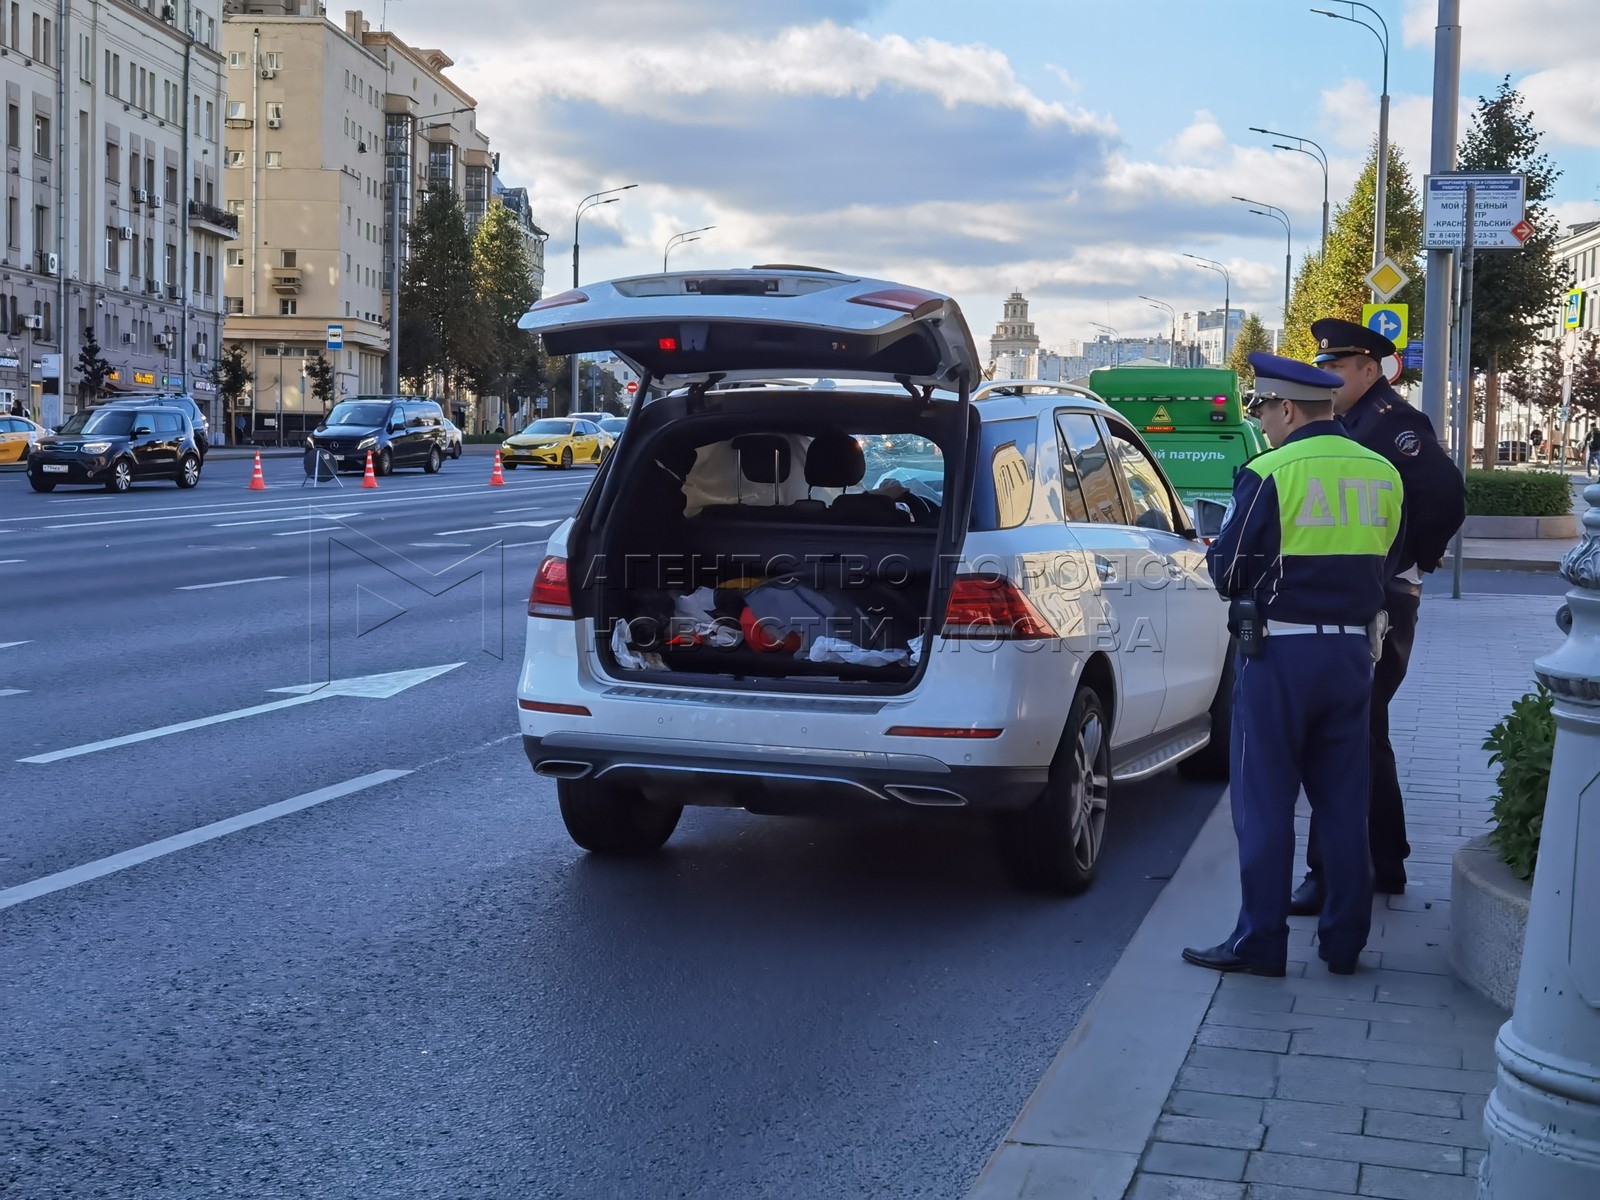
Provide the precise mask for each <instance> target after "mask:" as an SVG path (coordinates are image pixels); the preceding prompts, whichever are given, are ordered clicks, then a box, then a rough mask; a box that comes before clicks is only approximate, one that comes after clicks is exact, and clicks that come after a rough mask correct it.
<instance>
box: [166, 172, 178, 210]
mask: <svg viewBox="0 0 1600 1200" xmlns="http://www.w3.org/2000/svg"><path fill="white" fill-rule="evenodd" d="M166 198H167V202H168V203H169V204H176V203H177V202H178V168H177V167H168V168H167V185H166Z"/></svg>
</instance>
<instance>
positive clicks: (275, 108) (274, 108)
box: [267, 100, 283, 121]
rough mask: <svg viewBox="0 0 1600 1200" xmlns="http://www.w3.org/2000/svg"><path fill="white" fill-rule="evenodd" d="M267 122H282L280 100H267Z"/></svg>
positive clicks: (281, 104)
mask: <svg viewBox="0 0 1600 1200" xmlns="http://www.w3.org/2000/svg"><path fill="white" fill-rule="evenodd" d="M267 120H269V121H282V120H283V102H282V101H281V100H269V101H267Z"/></svg>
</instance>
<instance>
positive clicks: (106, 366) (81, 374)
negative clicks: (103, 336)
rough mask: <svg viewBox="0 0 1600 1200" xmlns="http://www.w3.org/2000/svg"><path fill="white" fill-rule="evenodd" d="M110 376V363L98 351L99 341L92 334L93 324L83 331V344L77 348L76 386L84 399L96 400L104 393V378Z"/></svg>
mask: <svg viewBox="0 0 1600 1200" xmlns="http://www.w3.org/2000/svg"><path fill="white" fill-rule="evenodd" d="M110 378H111V364H110V363H108V362H107V361H106V360H105V356H104V355H103V354H101V353H100V342H99V341H98V340H97V339H96V338H95V336H94V326H93V325H90V326H89V327H88V328H87V329H85V330H84V331H83V345H82V347H81V348H80V349H79V350H78V386H79V388H80V389H82V392H83V395H84V398H85V399H88V400H98V399H100V397H101V396H102V395H103V394H104V393H105V390H106V380H108V379H110Z"/></svg>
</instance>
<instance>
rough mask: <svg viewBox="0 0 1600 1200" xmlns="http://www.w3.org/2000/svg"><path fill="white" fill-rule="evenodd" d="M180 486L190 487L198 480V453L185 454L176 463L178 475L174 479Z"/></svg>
mask: <svg viewBox="0 0 1600 1200" xmlns="http://www.w3.org/2000/svg"><path fill="white" fill-rule="evenodd" d="M175 482H176V483H177V485H178V486H179V487H181V488H192V487H194V485H195V484H197V483H199V482H200V459H199V456H198V455H194V454H185V455H184V456H183V461H182V462H180V463H179V464H178V477H177V480H176V481H175Z"/></svg>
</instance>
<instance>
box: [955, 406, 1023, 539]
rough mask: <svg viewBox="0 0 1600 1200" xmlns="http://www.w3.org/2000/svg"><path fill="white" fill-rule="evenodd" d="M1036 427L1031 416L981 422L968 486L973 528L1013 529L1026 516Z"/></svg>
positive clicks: (980, 529)
mask: <svg viewBox="0 0 1600 1200" xmlns="http://www.w3.org/2000/svg"><path fill="white" fill-rule="evenodd" d="M1037 430H1038V422H1037V421H1036V420H1035V419H1034V418H1033V417H1013V418H1010V419H1008V420H1004V421H985V422H983V425H982V432H981V433H980V435H979V442H978V464H977V479H976V480H975V482H974V484H973V489H972V525H971V527H972V528H973V529H974V530H978V531H982V530H991V529H1015V528H1016V527H1017V526H1019V525H1021V524H1022V523H1023V522H1024V521H1026V520H1027V519H1028V513H1029V511H1030V510H1031V509H1032V508H1033V479H1034V451H1035V449H1036V448H1037V446H1036V443H1037V440H1038V433H1037Z"/></svg>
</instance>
